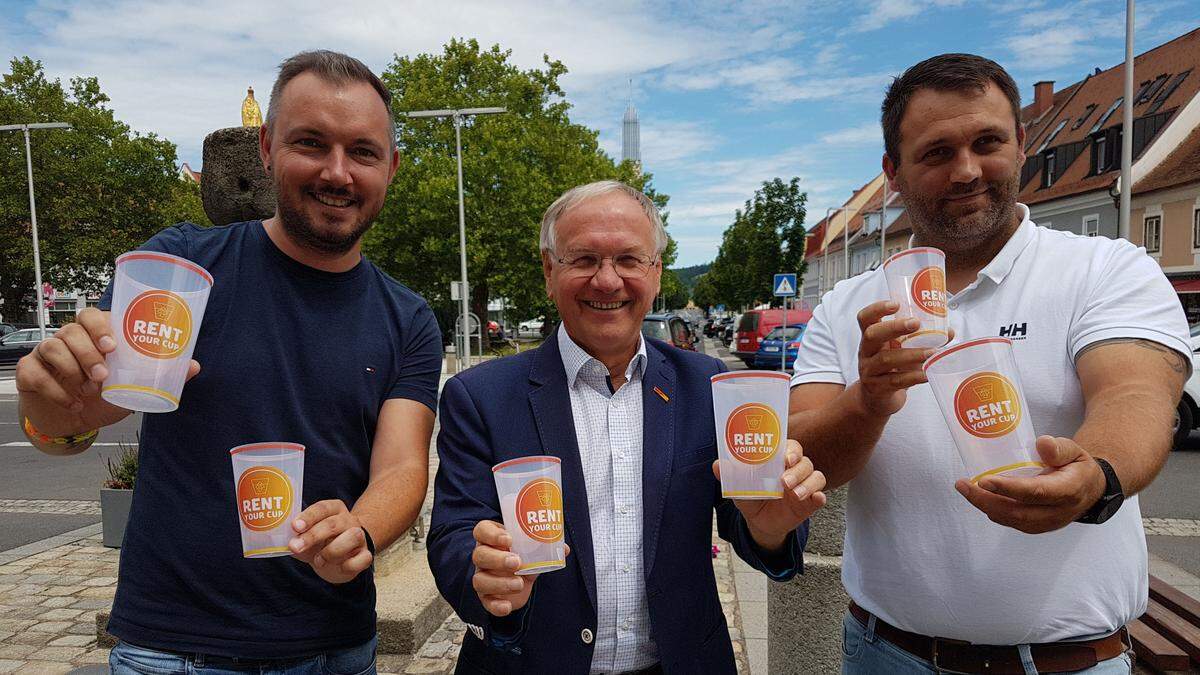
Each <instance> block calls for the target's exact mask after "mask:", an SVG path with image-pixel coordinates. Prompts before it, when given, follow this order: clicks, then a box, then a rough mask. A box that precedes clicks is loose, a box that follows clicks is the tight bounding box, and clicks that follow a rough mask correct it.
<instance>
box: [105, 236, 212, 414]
mask: <svg viewBox="0 0 1200 675" xmlns="http://www.w3.org/2000/svg"><path fill="white" fill-rule="evenodd" d="M212 284H213V278H212V275H211V274H209V273H208V271H207V270H205V269H204V268H203V267H200V266H199V265H197V264H196V263H194V262H192V261H190V260H186V259H184V258H180V257H178V256H173V255H170V254H167V253H158V252H156V251H133V252H131V253H126V254H124V255H122V256H120V257H118V258H117V273H116V277H115V278H114V280H113V299H112V314H111V315H110V322H111V325H112V331H113V338H114V339H115V340H116V343H117V349H116V351H114V352H112V353H111V354H109V355H108V358H107V365H108V372H109V375H108V379H106V380H105V381H104V384H103V385H102V386H101V388H100V396H101V397H103V398H104V400H105V401H108V402H109V403H112V404H113V405H119V406H121V407H122V408H127V409H129V410H136V411H139V412H152V413H154V412H171V411H172V410H175V409H176V408H178V407H179V395H180V394H181V393H182V392H183V381H184V379H186V377H187V371H188V364H189V363H190V362H191V358H192V351H193V350H194V349H195V348H196V334H197V333H198V332H199V331H200V319H201V317H203V316H204V307H205V306H206V305H207V304H208V292H209V290H211V289H212Z"/></svg>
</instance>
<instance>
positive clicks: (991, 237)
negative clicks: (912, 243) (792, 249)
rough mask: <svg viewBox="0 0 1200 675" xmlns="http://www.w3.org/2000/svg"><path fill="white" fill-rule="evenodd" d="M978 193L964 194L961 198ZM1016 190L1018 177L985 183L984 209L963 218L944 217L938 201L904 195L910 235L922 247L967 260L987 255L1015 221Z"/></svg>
mask: <svg viewBox="0 0 1200 675" xmlns="http://www.w3.org/2000/svg"><path fill="white" fill-rule="evenodd" d="M978 189H979V188H978V187H975V188H972V189H971V190H963V191H961V194H970V193H971V192H974V191H975V190H978ZM1019 189H1020V174H1019V173H1014V174H1013V175H1012V176H1011V177H1010V178H1008V179H1006V180H1002V181H995V182H991V183H988V187H987V192H986V193H985V195H986V196H987V197H988V204H987V206H985V207H984V208H983V209H981V210H978V211H974V212H971V213H968V214H964V215H962V216H952V215H950V214H949V213H947V212H946V210H945V208H944V207H942V206H940V205H939V202H940V201H941V198H940V197H934V198H928V197H925V196H924V195H909V194H905V195H904V203H905V207H906V208H908V209H909V212H910V218H911V219H912V228H913V232H914V233H916V235H917V239H918V241H920V243H921V244H923V245H928V246H934V247H936V248H940V249H942V250H943V251H945V252H946V253H950V254H957V255H959V256H966V257H970V256H971V255H972V254H973V253H976V252H981V251H990V250H991V249H992V248H993V247H994V245H995V244H996V243H997V242H996V240H997V238H1002V237H1006V235H1007V234H1008V232H1009V230H1010V229H1011V228H1012V226H1013V224H1014V222H1015V220H1016V211H1017V192H1018V191H1019Z"/></svg>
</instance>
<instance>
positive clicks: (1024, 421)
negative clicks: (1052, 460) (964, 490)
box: [924, 337, 1046, 482]
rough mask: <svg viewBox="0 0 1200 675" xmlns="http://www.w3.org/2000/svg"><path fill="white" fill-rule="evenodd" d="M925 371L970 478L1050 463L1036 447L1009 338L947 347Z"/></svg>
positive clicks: (1026, 472) (1033, 471)
mask: <svg viewBox="0 0 1200 675" xmlns="http://www.w3.org/2000/svg"><path fill="white" fill-rule="evenodd" d="M924 369H925V375H926V376H927V377H928V378H929V385H930V386H931V387H933V395H934V397H935V398H937V401H938V405H939V407H940V408H941V409H942V416H943V417H945V418H946V424H947V425H949V427H950V435H951V436H953V437H954V445H955V446H956V447H957V448H958V454H959V455H960V456H961V457H962V461H963V464H964V465H965V466H966V469H967V476H969V477H970V479H971V482H975V481H978V480H979V479H980V478H983V477H984V476H990V475H994V474H1008V475H1016V476H1036V475H1037V474H1039V473H1041V472H1042V470H1043V469H1044V468H1045V466H1046V465H1045V464H1043V463H1042V461H1041V458H1040V457H1039V456H1038V454H1037V448H1036V447H1035V442H1036V441H1037V436H1035V435H1034V432H1033V423H1032V422H1031V421H1030V419H1029V406H1028V405H1027V404H1026V403H1025V396H1024V394H1022V393H1021V381H1020V378H1019V377H1018V375H1017V362H1016V359H1015V358H1014V357H1013V351H1012V341H1011V340H1009V339H1007V338H1001V337H990V338H979V339H977V340H970V341H968V342H963V343H961V344H957V345H954V346H953V347H947V348H945V349H942V350H940V351H938V352H937V353H936V354H934V355H933V356H931V357H929V360H928V361H926V362H925V365H924Z"/></svg>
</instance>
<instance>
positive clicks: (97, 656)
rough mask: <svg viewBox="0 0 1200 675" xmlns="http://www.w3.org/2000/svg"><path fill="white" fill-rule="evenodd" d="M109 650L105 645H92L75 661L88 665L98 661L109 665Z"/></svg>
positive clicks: (80, 664)
mask: <svg viewBox="0 0 1200 675" xmlns="http://www.w3.org/2000/svg"><path fill="white" fill-rule="evenodd" d="M108 652H109V650H108V649H105V648H104V647H91V648H89V649H88V650H87V651H85V652H84V653H83V654H82V655H81V656H76V657H75V661H74V663H75V665H77V666H86V665H92V664H97V663H98V664H104V665H107V664H108Z"/></svg>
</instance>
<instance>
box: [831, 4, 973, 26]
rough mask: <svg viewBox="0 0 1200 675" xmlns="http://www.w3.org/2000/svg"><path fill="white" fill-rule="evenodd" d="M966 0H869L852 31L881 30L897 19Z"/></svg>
mask: <svg viewBox="0 0 1200 675" xmlns="http://www.w3.org/2000/svg"><path fill="white" fill-rule="evenodd" d="M965 2H966V0H869V2H868V3H867V8H868V9H867V12H866V13H864V14H862V15H861V16H859V18H858V20H856V21H855V22H854V24H853V25H852V26H851V27H850V32H852V33H865V32H868V31H873V30H879V29H880V28H884V27H886V26H888V25H889V24H891V23H894V22H896V21H903V20H905V19H911V18H913V17H915V16H920V15H921V14H922V13H924V12H927V11H933V10H937V9H941V8H945V7H958V6H961V5H962V4H964V3H965Z"/></svg>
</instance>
